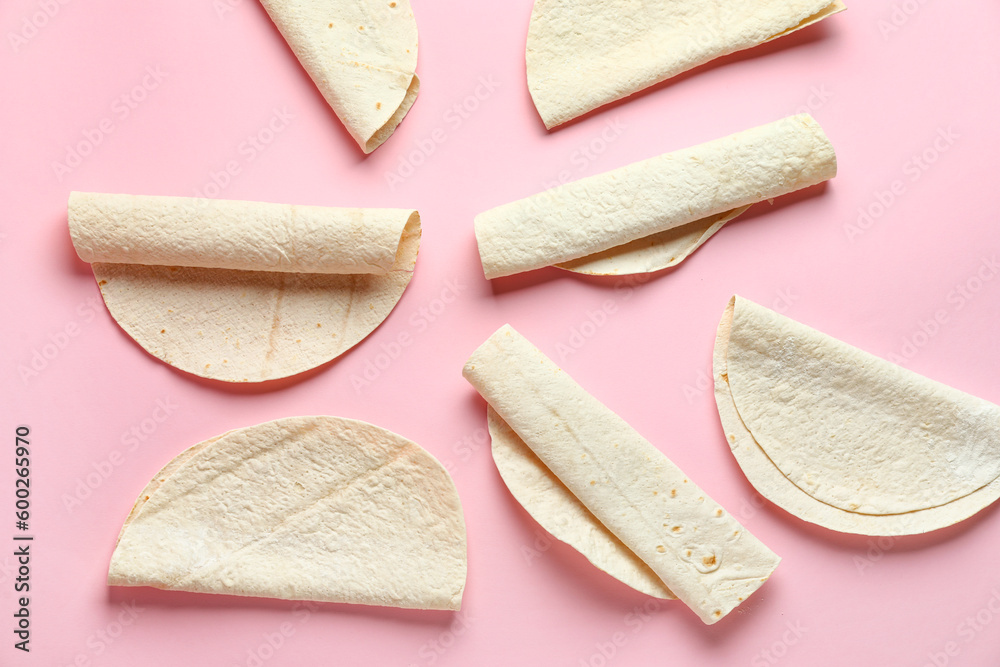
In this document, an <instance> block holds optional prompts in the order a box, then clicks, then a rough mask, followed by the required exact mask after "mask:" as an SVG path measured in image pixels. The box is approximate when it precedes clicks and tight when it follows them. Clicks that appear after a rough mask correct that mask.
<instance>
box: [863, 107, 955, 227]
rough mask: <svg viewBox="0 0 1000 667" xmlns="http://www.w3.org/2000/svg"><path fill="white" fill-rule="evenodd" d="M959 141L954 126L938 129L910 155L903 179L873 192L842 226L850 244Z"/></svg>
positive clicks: (903, 171) (898, 179)
mask: <svg viewBox="0 0 1000 667" xmlns="http://www.w3.org/2000/svg"><path fill="white" fill-rule="evenodd" d="M960 138H961V135H959V134H958V133H957V132H955V129H954V127H953V126H951V125H949V126H948V127H939V128H938V129H937V132H936V133H935V135H934V139H933V140H931V142H930V143H929V144H927V146H926V147H924V148H923V149H922V150H921V151H919V152H917V153H914V154H913V155H911V156H910V157H909V158H908V159H907V160H906V161H905V162H904V163H903V166H902V167H901V170H902V177H900V178H896V179H893V180H892V181H891V182H890V183H889V184H888V185H887V186H886V187H885V188H884V189H876V190H874V191H873V192H872V198H871V200H870V201H869V203H868V204H867V205H865V206H859V207H858V214H857V217H856V218H855V220H854V221H853V222H848V223H846V224H845V225H844V235H845V236H846V237H847V240H848V241H849V242H851V243H854V241H855V240H856V239H857V238H858V237H860V236H863V235H864V234H865V233H866V232H867V231H868V230H870V229H871V228H872V227H874V226H875V223H877V222H878V221H879V220H881V219H882V217H883V216H885V214H886V213H887V212H888V211H889V209H891V208H892V207H893V206H894V205H895V204H896V202H898V201H899V199H900V198H901V197H902V196H903V195H905V194H906V193H907V192H908V188H909V185H912V184H914V183H916V182H918V181H919V180H920V179H921V178H923V176H924V174H926V173H927V171H928V170H929V169H930V168H931V167H932V166H933V165H934V164H935V163H936V162H937V161H938V160H940V159H941V156H942V155H944V154H945V153H947V152H948V151H950V150H951V149H952V148H953V147H954V146H955V143H956V142H957V141H958V140H959V139H960Z"/></svg>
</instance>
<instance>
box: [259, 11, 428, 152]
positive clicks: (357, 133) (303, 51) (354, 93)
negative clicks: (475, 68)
mask: <svg viewBox="0 0 1000 667" xmlns="http://www.w3.org/2000/svg"><path fill="white" fill-rule="evenodd" d="M261 4H262V5H264V9H266V10H267V13H268V15H269V16H270V17H271V20H272V21H274V24H275V26H277V28H278V30H279V32H281V35H282V37H284V38H285V41H286V42H288V45H289V46H290V47H291V49H292V52H293V53H294V54H295V57H296V58H298V59H299V62H300V63H302V66H303V67H304V68H305V70H306V72H308V73H309V76H310V77H311V78H312V80H313V82H314V83H315V84H316V87H317V88H319V90H320V92H321V93H322V94H323V97H324V98H326V101H327V103H328V104H329V105H330V106H331V107H332V108H333V110H334V112H335V113H336V114H337V117H338V118H340V120H341V122H343V123H344V126H345V127H346V128H347V131H348V132H350V134H351V136H352V137H354V140H355V141H357V142H358V145H359V146H361V149H362V150H363V151H364V152H365V153H371V152H372V151H373V150H375V149H376V148H378V147H379V146H381V145H382V143H383V142H384V141H385V140H386V139H388V138H389V136H390V135H391V134H392V133H393V131H394V130H395V129H396V126H397V125H399V123H400V121H402V120H403V116H405V115H406V112H407V111H409V110H410V107H411V106H413V102H414V101H415V100H416V99H417V91H418V90H419V88H420V80H419V79H418V78H417V76H416V74H415V71H416V67H417V23H416V21H415V20H414V19H413V10H412V9H411V8H410V2H409V0H261Z"/></svg>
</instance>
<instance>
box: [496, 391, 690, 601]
mask: <svg viewBox="0 0 1000 667" xmlns="http://www.w3.org/2000/svg"><path fill="white" fill-rule="evenodd" d="M486 422H487V424H488V426H489V431H490V439H491V440H492V448H491V449H492V452H493V462H494V463H495V464H496V466H497V470H498V471H499V472H500V477H501V479H503V482H504V484H506V485H507V488H508V489H509V490H510V493H511V495H512V496H514V499H515V500H517V502H519V503H521V506H522V507H524V509H525V510H526V511H527V512H528V514H530V515H531V517H532V518H533V519H534V520H535V521H537V522H538V524H539V525H540V526H541V527H542V528H544V529H545V530H547V531H548V532H549V533H550V534H551V535H552V536H553V537H555V538H556V539H557V540H560V541H562V542H565V543H566V544H568V545H570V546H571V547H573V548H574V549H576V550H577V551H579V552H580V553H581V554H583V556H584V557H585V558H586V559H587V560H588V561H590V563H591V564H592V565H593V566H594V567H596V568H597V569H599V570H603V571H604V572H607V573H608V574H609V575H611V576H612V577H614V578H615V579H617V580H618V581H620V582H622V583H623V584H625V585H626V586H630V587H632V588H634V589H635V590H637V591H639V592H640V593H645V594H646V595H651V596H653V597H656V598H660V599H665V600H676V599H677V596H676V595H674V594H673V593H671V592H670V589H668V588H667V587H666V586H664V585H663V582H662V581H661V580H660V578H659V577H658V576H656V573H655V572H653V571H652V570H650V569H649V566H648V565H646V564H645V563H644V562H642V559H640V558H639V557H638V556H636V555H635V554H634V553H632V552H631V551H630V550H629V548H628V547H626V546H625V545H624V544H622V541H621V540H619V539H618V538H617V537H615V535H614V533H612V532H611V531H610V530H608V529H607V528H606V527H605V526H604V524H603V523H601V522H600V520H599V519H598V518H597V517H596V516H594V515H593V514H592V513H591V512H590V510H588V509H587V507H586V505H584V504H583V503H581V502H580V500H579V498H577V497H576V496H574V495H573V492H572V491H570V490H569V489H567V488H566V485H565V484H563V483H562V482H560V481H559V478H558V477H556V476H555V475H553V474H552V471H551V470H549V469H548V468H546V467H545V464H544V463H542V462H541V460H540V459H539V458H538V457H537V456H535V453H534V452H532V451H531V448H530V447H528V445H526V444H524V441H523V440H521V438H519V437H518V435H517V433H515V432H514V429H512V428H511V427H510V426H509V425H508V424H507V423H506V422H505V421H504V420H503V419H501V418H500V415H498V414H497V413H496V410H494V409H493V408H492V407H491V406H489V405H487V408H486Z"/></svg>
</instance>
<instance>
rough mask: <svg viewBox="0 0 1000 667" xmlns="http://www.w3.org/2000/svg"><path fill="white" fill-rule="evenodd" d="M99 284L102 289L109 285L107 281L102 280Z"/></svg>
mask: <svg viewBox="0 0 1000 667" xmlns="http://www.w3.org/2000/svg"><path fill="white" fill-rule="evenodd" d="M97 284H98V285H100V286H101V287H103V286H104V285H107V284H108V281H107V280H102V281H101V282H99V283H97Z"/></svg>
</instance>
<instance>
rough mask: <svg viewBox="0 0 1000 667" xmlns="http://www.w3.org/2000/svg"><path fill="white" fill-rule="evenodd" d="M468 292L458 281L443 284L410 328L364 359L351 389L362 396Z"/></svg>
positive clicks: (411, 320)
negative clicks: (363, 391)
mask: <svg viewBox="0 0 1000 667" xmlns="http://www.w3.org/2000/svg"><path fill="white" fill-rule="evenodd" d="M467 289H468V286H467V285H465V284H463V283H462V282H460V281H459V280H458V279H457V278H451V279H449V280H445V281H444V285H442V286H441V289H440V290H439V291H438V293H437V296H435V297H433V298H431V299H429V300H427V301H425V302H424V303H422V304H421V305H420V307H419V308H417V309H416V310H415V311H414V312H413V313H411V314H410V318H409V320H407V322H408V323H409V325H410V327H409V329H404V330H403V331H400V332H399V333H398V334H397V335H396V337H395V338H394V339H392V340H390V341H389V342H388V343H379V351H378V352H376V353H375V354H374V355H373V356H370V357H368V358H367V359H365V364H364V368H363V369H362V371H361V373H351V387H353V388H354V393H356V394H360V393H361V390H362V389H365V388H367V387H370V386H371V385H372V383H373V382H375V381H377V380H378V379H379V378H380V377H381V376H382V373H384V372H385V370H386V369H387V368H389V366H391V365H392V364H393V362H394V361H396V359H399V357H400V356H401V355H402V354H403V352H404V351H405V350H406V349H407V348H409V347H410V346H411V345H413V343H414V342H415V341H416V339H417V338H418V337H419V336H420V335H421V334H422V333H424V332H425V331H427V329H428V328H430V326H431V324H433V323H434V322H436V321H437V320H438V318H440V317H441V315H443V314H444V313H445V311H447V310H448V309H449V308H450V307H451V305H452V304H453V303H455V302H456V301H457V300H458V298H459V297H460V296H461V295H462V293H464V292H465V291H466V290H467Z"/></svg>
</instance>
